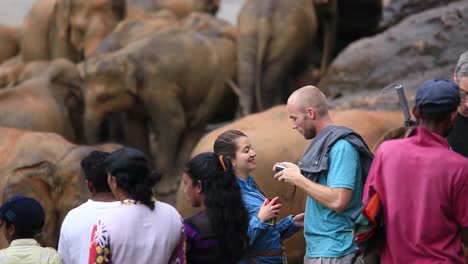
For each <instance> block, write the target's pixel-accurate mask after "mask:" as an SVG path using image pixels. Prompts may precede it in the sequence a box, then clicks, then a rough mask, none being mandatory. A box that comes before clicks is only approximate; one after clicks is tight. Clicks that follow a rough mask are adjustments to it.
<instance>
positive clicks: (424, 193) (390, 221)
mask: <svg viewBox="0 0 468 264" xmlns="http://www.w3.org/2000/svg"><path fill="white" fill-rule="evenodd" d="M374 191H376V192H378V193H379V195H380V198H381V201H382V206H383V209H384V224H385V234H386V245H385V247H384V250H383V254H382V263H384V264H385V263H465V259H464V257H463V252H462V244H461V232H460V227H468V159H466V158H464V157H463V156H461V155H460V154H458V153H455V152H453V151H451V150H450V148H449V145H448V143H447V140H446V139H444V138H443V137H441V136H439V135H437V134H434V133H431V132H430V131H429V130H427V129H425V128H423V127H418V128H416V129H415V130H414V131H413V132H412V134H411V135H410V137H408V138H406V139H399V140H390V141H387V142H385V143H384V144H382V145H381V146H380V148H379V149H378V150H377V154H376V156H375V158H374V162H373V163H372V167H371V170H370V172H369V175H368V178H367V181H366V185H365V187H364V196H363V201H366V200H367V199H368V198H369V197H370V196H371V195H372V194H373V193H374Z"/></svg>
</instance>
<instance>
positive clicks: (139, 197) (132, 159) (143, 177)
mask: <svg viewBox="0 0 468 264" xmlns="http://www.w3.org/2000/svg"><path fill="white" fill-rule="evenodd" d="M104 163H105V164H106V167H107V172H108V173H109V174H110V175H112V176H114V177H115V179H116V181H117V186H118V187H119V188H121V189H122V190H125V191H126V192H127V193H128V195H129V196H130V198H132V199H134V200H136V201H138V202H140V203H142V204H144V205H146V206H148V207H149V208H150V209H151V210H153V209H154V201H153V191H152V188H153V186H154V185H155V184H156V183H157V182H158V181H159V180H160V178H161V176H160V174H159V173H157V172H151V171H150V169H149V164H148V159H147V158H146V156H145V155H144V154H143V153H142V152H141V151H139V150H137V149H133V148H121V149H118V150H116V151H114V152H112V153H111V154H110V155H109V156H108V157H107V158H106V159H105V161H104Z"/></svg>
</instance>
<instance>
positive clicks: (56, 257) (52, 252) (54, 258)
mask: <svg viewBox="0 0 468 264" xmlns="http://www.w3.org/2000/svg"><path fill="white" fill-rule="evenodd" d="M41 263H48V264H58V263H62V259H61V257H60V254H59V253H58V251H57V250H56V249H55V248H51V247H44V248H42V252H41Z"/></svg>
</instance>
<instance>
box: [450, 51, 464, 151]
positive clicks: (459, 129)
mask: <svg viewBox="0 0 468 264" xmlns="http://www.w3.org/2000/svg"><path fill="white" fill-rule="evenodd" d="M453 79H454V81H455V82H456V83H457V84H458V85H459V87H460V99H461V102H460V105H459V106H458V114H457V117H456V119H455V122H454V123H453V127H452V129H451V130H450V132H449V134H448V136H447V140H448V142H449V144H450V146H451V147H452V149H453V150H454V151H456V152H458V153H460V154H462V155H463V156H465V157H467V158H468V51H466V52H464V53H462V54H461V55H460V58H459V59H458V62H457V66H456V67H455V73H454V75H453Z"/></svg>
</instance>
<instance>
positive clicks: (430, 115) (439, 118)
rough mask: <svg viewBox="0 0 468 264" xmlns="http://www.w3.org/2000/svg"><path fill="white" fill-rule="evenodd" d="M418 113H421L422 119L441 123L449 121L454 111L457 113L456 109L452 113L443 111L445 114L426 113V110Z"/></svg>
mask: <svg viewBox="0 0 468 264" xmlns="http://www.w3.org/2000/svg"><path fill="white" fill-rule="evenodd" d="M418 111H419V115H420V116H421V119H423V120H427V121H432V122H437V123H440V122H442V121H443V120H445V119H447V118H448V117H449V116H450V115H451V114H452V113H453V111H455V109H454V110H451V111H443V112H424V110H418Z"/></svg>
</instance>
